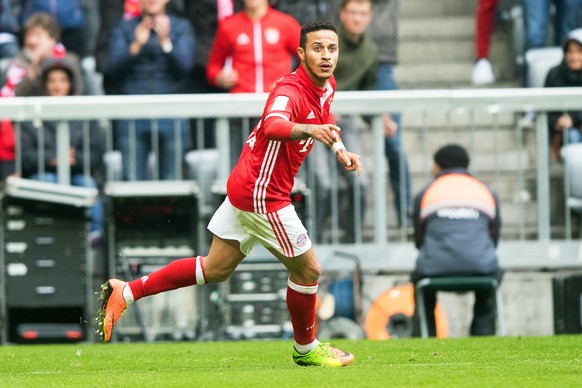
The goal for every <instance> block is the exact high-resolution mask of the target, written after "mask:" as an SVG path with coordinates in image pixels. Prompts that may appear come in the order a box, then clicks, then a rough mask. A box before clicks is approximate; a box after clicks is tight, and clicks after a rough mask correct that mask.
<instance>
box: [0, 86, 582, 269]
mask: <svg viewBox="0 0 582 388" xmlns="http://www.w3.org/2000/svg"><path fill="white" fill-rule="evenodd" d="M581 98H582V90H580V89H578V88H552V89H543V88H529V89H478V90H472V89H471V90H408V91H404V90H400V91H389V92H388V91H387V92H375V91H374V92H341V93H340V92H338V93H337V95H336V99H335V101H334V104H333V111H334V113H336V114H340V115H349V114H357V115H363V116H367V117H371V120H369V125H368V126H367V125H365V123H364V124H363V125H362V127H367V128H368V130H363V131H362V132H361V133H360V139H361V142H362V149H363V154H362V158H363V163H364V168H365V171H366V174H368V178H369V184H368V190H367V192H366V193H362V192H361V190H360V189H359V188H358V187H359V186H358V185H355V187H356V189H354V197H355V198H359V197H360V196H362V195H364V196H365V198H366V199H367V202H366V205H365V208H362V207H361V206H359V205H353V204H352V205H350V206H349V208H348V210H347V211H353V212H354V217H353V218H354V220H355V221H354V222H355V223H356V226H355V228H354V230H355V232H354V233H355V235H354V236H348V237H350V239H351V240H353V243H350V244H345V243H343V242H344V239H345V237H346V236H345V234H344V235H342V232H339V231H338V230H339V229H340V226H342V225H341V222H340V221H338V219H339V213H340V212H342V211H346V210H341V209H340V205H341V203H340V202H341V199H342V198H341V195H338V192H337V191H335V190H334V191H333V193H332V195H331V196H330V198H331V199H330V204H331V210H330V211H331V217H330V218H331V221H330V225H329V226H323V225H318V224H317V222H318V221H317V220H316V217H315V216H314V215H315V213H316V210H317V207H318V205H320V204H318V202H317V198H318V193H317V187H315V185H314V178H313V174H312V173H310V172H308V173H307V174H305V175H302V179H303V180H304V183H305V185H306V187H307V189H308V190H306V191H305V193H307V195H306V197H305V200H306V202H307V205H306V206H307V209H308V211H307V213H308V214H309V216H308V218H307V220H306V225H307V227H308V230H310V231H318V232H319V231H322V230H325V231H326V233H324V235H323V237H321V241H320V242H321V243H320V244H318V245H317V248H316V249H317V250H318V252H319V254H320V257H321V258H322V261H323V262H324V265H325V263H326V262H329V263H330V264H329V265H333V264H332V263H331V261H330V260H328V259H329V258H332V257H333V256H334V252H337V251H339V250H341V251H344V252H349V253H353V254H357V255H358V256H360V257H362V258H364V260H362V266H363V269H364V270H366V269H369V270H376V271H384V270H386V271H403V272H404V271H409V270H410V269H411V268H412V266H413V263H414V259H415V257H416V253H415V248H414V246H413V244H412V243H411V242H410V226H411V225H407V224H406V222H405V223H404V224H403V225H395V221H394V219H395V217H394V216H393V214H392V212H393V206H392V202H391V198H392V193H391V191H390V185H389V180H388V177H387V165H386V158H385V156H384V130H383V125H382V115H383V114H384V113H386V112H398V113H400V114H401V115H402V126H401V128H400V131H401V137H402V141H403V148H404V149H405V151H406V152H407V154H408V158H409V162H410V166H411V172H412V176H413V182H414V187H413V190H414V191H417V190H418V189H419V185H418V184H419V183H422V182H428V179H430V176H429V171H430V165H431V163H432V153H433V152H434V150H436V148H438V147H439V146H440V145H442V143H443V142H444V141H456V142H459V143H461V144H463V145H465V146H466V147H468V148H469V151H470V153H471V155H472V157H473V159H472V164H471V170H472V171H473V172H474V173H475V175H477V176H478V177H480V178H483V179H484V180H485V181H486V182H487V183H489V184H490V185H491V186H492V187H493V188H494V189H496V190H497V191H501V192H502V193H504V194H503V195H502V197H503V198H502V206H503V207H505V208H506V209H507V213H502V216H503V218H504V223H505V224H506V225H510V227H509V229H506V230H508V232H506V233H505V234H503V235H502V242H501V244H500V246H499V255H500V259H501V262H502V265H503V266H505V267H508V268H518V269H520V268H548V267H549V268H563V267H565V268H571V267H577V266H580V264H581V262H582V248H581V247H582V244H581V240H580V238H579V233H580V230H579V226H577V224H576V223H574V224H572V222H570V218H569V217H570V213H569V211H567V209H566V207H565V205H564V206H563V207H562V208H561V209H558V213H559V212H562V213H563V214H562V217H564V218H565V219H566V220H565V221H563V220H562V218H561V217H557V219H558V222H559V223H560V224H559V225H557V224H556V217H555V216H554V208H555V207H556V205H555V204H558V206H561V205H560V204H561V203H563V202H564V198H563V197H564V194H563V190H557V188H559V187H558V186H560V185H562V181H561V176H560V175H559V173H558V174H557V175H556V173H555V170H556V171H559V164H558V167H557V168H556V165H555V164H554V165H553V164H552V163H551V162H550V157H549V139H548V130H547V114H546V112H548V111H565V110H577V109H580V101H581ZM265 100H266V95H264V94H239V95H233V94H212V95H202V94H199V95H164V96H160V95H145V96H82V97H64V98H57V97H50V98H42V97H35V98H32V97H31V98H12V99H2V100H0V117H3V118H7V119H11V120H13V122H14V123H15V128H16V137H17V138H18V136H19V123H20V122H22V121H25V120H58V121H62V122H63V124H62V125H60V126H59V129H58V134H59V135H58V150H59V152H58V160H60V161H63V163H60V164H59V167H58V176H59V182H60V183H63V184H67V183H68V182H69V181H70V173H69V170H68V169H67V168H63V167H62V166H64V165H66V163H65V161H66V160H67V150H68V144H69V143H68V142H69V136H68V126H67V125H66V123H65V121H66V120H70V119H83V120H85V119H96V120H100V121H102V122H103V123H105V124H106V128H107V131H106V134H107V136H106V137H107V152H111V151H113V150H114V145H113V144H114V141H113V138H114V134H113V129H112V126H111V125H110V123H111V121H112V120H116V119H128V120H133V119H142V118H151V119H160V118H186V119H189V122H190V125H191V127H192V128H191V134H192V136H193V139H196V143H197V144H204V143H205V142H206V139H205V136H207V134H208V133H206V134H205V131H204V125H205V123H204V119H215V120H216V121H215V124H216V126H215V132H214V136H215V137H216V144H217V146H216V150H215V151H216V152H217V153H218V158H215V159H213V160H217V161H218V165H217V167H216V171H215V175H214V176H213V179H214V178H216V179H214V181H215V182H214V183H213V185H214V186H216V185H217V184H218V186H221V185H223V182H224V181H225V179H226V178H227V177H228V173H229V171H230V168H231V166H232V163H233V161H232V160H231V159H232V157H231V152H230V147H231V144H232V143H231V141H230V136H231V132H230V129H229V123H230V121H229V119H231V118H244V119H245V121H244V125H243V132H247V133H248V132H249V131H250V130H251V129H252V127H253V125H254V124H255V123H254V121H253V118H256V117H259V116H260V115H261V113H262V109H263V105H264V102H265ZM530 111H535V112H537V115H536V125H535V128H533V129H532V128H522V127H520V126H519V125H518V124H517V122H518V120H516V119H515V118H516V117H519V116H520V115H521V113H522V112H530ZM211 133H212V132H211ZM244 138H245V136H243V139H244ZM17 144H18V141H17ZM201 148H202V147H199V149H201ZM89 151H90V150H89ZM16 154H17V157H16V158H17V160H16V169H17V172H19V171H20V168H21V167H20V166H21V161H19V158H20V153H19V149H18V146H17V149H16ZM154 159H155V158H154ZM154 163H155V162H154ZM308 164H309V162H308ZM206 167H207V166H206ZM176 168H178V169H182V168H183V166H182V165H180V166H176ZM86 173H90V171H86ZM179 173H180V175H183V176H185V177H186V178H188V174H186V173H185V172H184V171H181V170H180V171H179ZM336 178H337V174H335V173H333V174H332V179H336ZM581 179H582V178H581ZM217 182H218V183H217ZM221 182H222V183H221ZM551 182H552V183H551ZM554 184H555V185H556V187H554V186H553V185H554ZM204 189H205V188H202V190H204ZM218 191H220V189H219V190H218ZM414 191H413V194H414ZM556 193H558V194H556ZM556 195H558V196H561V198H556ZM354 202H355V203H357V204H359V203H360V202H361V201H358V200H355V201H354ZM503 207H502V212H503V211H504V208H503ZM578 225H579V224H578ZM575 232H577V233H578V234H576V233H575ZM576 237H577V238H576Z"/></svg>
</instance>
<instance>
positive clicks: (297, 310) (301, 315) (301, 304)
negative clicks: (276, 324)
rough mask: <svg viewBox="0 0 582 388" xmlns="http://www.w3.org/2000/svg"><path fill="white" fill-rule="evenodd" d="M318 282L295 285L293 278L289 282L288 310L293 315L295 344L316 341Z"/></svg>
mask: <svg viewBox="0 0 582 388" xmlns="http://www.w3.org/2000/svg"><path fill="white" fill-rule="evenodd" d="M316 292H317V282H315V283H312V284H305V285H299V284H295V283H294V282H293V281H292V280H291V278H289V280H288V282H287V308H288V309H289V315H291V324H292V325H293V336H294V337H295V342H297V343H298V344H300V345H307V344H310V343H312V342H313V341H315V330H314V329H315V300H316V295H315V293H316Z"/></svg>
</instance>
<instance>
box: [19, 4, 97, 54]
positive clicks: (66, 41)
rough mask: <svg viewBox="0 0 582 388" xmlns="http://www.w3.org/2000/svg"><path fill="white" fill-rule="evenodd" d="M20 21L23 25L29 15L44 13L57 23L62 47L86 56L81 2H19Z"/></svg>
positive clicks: (83, 13) (84, 26) (83, 12)
mask: <svg viewBox="0 0 582 388" xmlns="http://www.w3.org/2000/svg"><path fill="white" fill-rule="evenodd" d="M21 1H22V4H21V9H20V21H21V23H24V22H25V20H27V19H28V18H29V17H30V16H31V15H33V14H35V13H38V12H44V13H48V14H49V15H51V16H52V17H53V18H55V20H56V21H57V23H58V25H59V28H60V31H61V39H62V42H63V45H64V46H65V47H66V48H67V49H68V50H70V51H72V52H74V53H75V54H77V55H78V56H79V58H83V57H85V56H86V55H87V50H86V49H87V41H86V37H85V28H86V24H85V23H86V22H85V19H86V17H85V9H84V6H83V4H82V0H67V1H63V0H60V1H58V0H57V1H55V0H21Z"/></svg>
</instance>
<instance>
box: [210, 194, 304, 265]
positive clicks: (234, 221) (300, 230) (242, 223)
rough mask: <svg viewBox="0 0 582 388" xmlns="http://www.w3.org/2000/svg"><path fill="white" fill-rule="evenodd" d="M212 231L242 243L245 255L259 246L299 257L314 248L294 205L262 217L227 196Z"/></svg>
mask: <svg viewBox="0 0 582 388" xmlns="http://www.w3.org/2000/svg"><path fill="white" fill-rule="evenodd" d="M208 230H210V231H211V232H212V233H213V234H215V235H216V236H218V237H220V238H223V239H225V240H236V241H238V242H239V243H240V250H241V252H242V253H244V254H245V255H248V254H249V253H250V252H251V250H252V249H253V248H254V246H255V245H257V244H258V243H261V244H263V246H264V247H265V248H274V249H276V250H277V251H278V252H280V253H281V254H282V255H283V256H285V257H295V256H299V255H301V254H302V253H305V252H306V251H307V250H308V249H309V248H311V240H310V239H309V236H308V235H307V230H306V229H305V227H304V226H303V223H302V222H301V220H300V219H299V216H298V215H297V213H296V212H295V208H294V207H293V205H289V206H285V207H284V208H283V209H281V210H279V211H276V212H272V213H267V214H260V213H253V212H246V211H243V210H240V209H237V208H235V207H234V206H233V205H232V204H231V203H230V201H229V200H228V197H226V199H225V200H224V202H223V203H222V205H220V207H219V208H218V210H216V212H215V213H214V215H213V216H212V219H211V220H210V222H209V223H208Z"/></svg>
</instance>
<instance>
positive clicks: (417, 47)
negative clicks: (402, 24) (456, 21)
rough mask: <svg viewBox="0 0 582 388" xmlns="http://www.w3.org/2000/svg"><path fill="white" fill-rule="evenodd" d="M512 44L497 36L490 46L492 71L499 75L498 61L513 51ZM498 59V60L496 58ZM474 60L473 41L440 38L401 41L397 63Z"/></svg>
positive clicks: (402, 64) (403, 64)
mask: <svg viewBox="0 0 582 388" xmlns="http://www.w3.org/2000/svg"><path fill="white" fill-rule="evenodd" d="M512 49H513V48H512V46H511V45H509V44H507V41H506V40H502V39H501V38H497V39H496V40H495V41H494V44H492V45H491V47H490V59H491V61H492V62H493V72H494V73H496V76H499V74H498V72H499V70H500V69H499V67H500V63H503V61H502V59H503V60H505V58H504V56H507V55H508V52H513V50H512ZM496 59H499V60H496ZM474 61H475V43H474V41H473V40H472V39H471V40H463V41H458V40H457V41H453V40H444V39H443V40H442V41H440V42H438V43H436V42H432V41H425V40H411V41H406V42H402V43H401V44H400V46H399V53H398V64H399V65H400V66H406V65H409V64H415V63H443V62H464V63H465V62H468V63H473V62H474Z"/></svg>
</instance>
